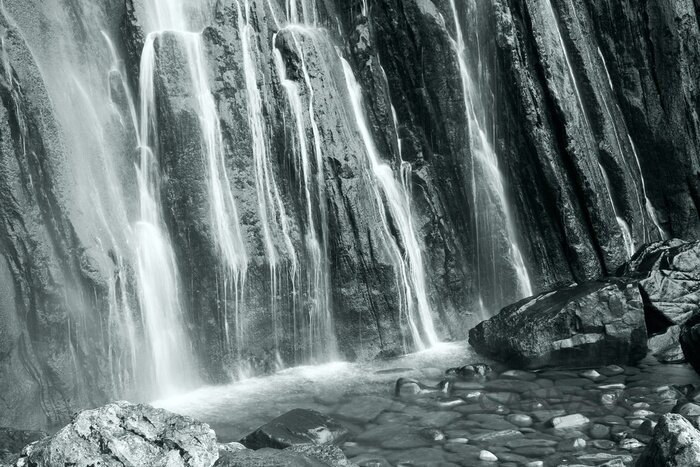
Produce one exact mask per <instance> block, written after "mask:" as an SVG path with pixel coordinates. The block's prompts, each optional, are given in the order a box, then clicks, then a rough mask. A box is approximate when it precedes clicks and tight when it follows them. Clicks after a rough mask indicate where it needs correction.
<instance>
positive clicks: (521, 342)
mask: <svg viewBox="0 0 700 467" xmlns="http://www.w3.org/2000/svg"><path fill="white" fill-rule="evenodd" d="M641 304H642V300H641V296H640V293H639V289H638V287H637V286H636V284H627V283H624V282H620V281H612V280H611V281H597V282H588V283H585V284H581V285H577V286H573V287H568V288H564V289H559V290H555V291H552V292H547V293H543V294H540V295H538V296H535V297H533V298H529V299H527V300H523V301H521V302H519V303H516V304H514V305H511V306H508V307H506V308H504V309H503V310H502V311H501V312H500V313H499V314H498V315H496V316H494V317H493V318H491V319H489V320H487V321H484V322H482V323H481V324H479V325H478V326H477V327H475V328H474V329H472V330H471V331H470V332H469V343H470V344H471V345H472V346H473V347H474V348H475V349H476V350H477V352H480V353H482V354H485V355H488V356H490V357H492V358H494V359H496V360H499V361H502V362H504V363H507V364H508V365H510V366H516V367H521V368H539V367H544V366H555V365H562V366H586V365H600V364H607V363H632V362H636V361H638V360H640V359H641V358H643V357H644V356H645V354H646V352H647V342H646V340H647V335H646V326H645V323H644V314H643V312H642V308H641Z"/></svg>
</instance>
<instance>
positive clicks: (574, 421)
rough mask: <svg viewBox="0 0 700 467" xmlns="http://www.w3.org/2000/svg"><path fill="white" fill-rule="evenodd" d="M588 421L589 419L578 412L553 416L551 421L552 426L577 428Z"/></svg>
mask: <svg viewBox="0 0 700 467" xmlns="http://www.w3.org/2000/svg"><path fill="white" fill-rule="evenodd" d="M589 422H590V420H589V419H588V418H587V417H585V416H583V415H581V414H580V413H576V414H571V415H564V416H561V417H554V418H553V419H552V421H551V423H552V426H553V427H554V428H557V429H564V428H579V427H582V426H584V425H586V424H587V423H589Z"/></svg>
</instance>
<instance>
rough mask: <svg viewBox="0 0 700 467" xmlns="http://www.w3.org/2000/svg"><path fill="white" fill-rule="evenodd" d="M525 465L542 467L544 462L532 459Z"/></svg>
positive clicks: (526, 466)
mask: <svg viewBox="0 0 700 467" xmlns="http://www.w3.org/2000/svg"><path fill="white" fill-rule="evenodd" d="M525 467H544V462H542V461H532V462H528V463H527V464H525Z"/></svg>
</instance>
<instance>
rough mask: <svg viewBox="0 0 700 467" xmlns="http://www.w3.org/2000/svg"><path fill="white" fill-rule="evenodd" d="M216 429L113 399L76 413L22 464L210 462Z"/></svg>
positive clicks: (185, 466)
mask: <svg viewBox="0 0 700 467" xmlns="http://www.w3.org/2000/svg"><path fill="white" fill-rule="evenodd" d="M218 457H219V453H218V444H217V442H216V434H215V433H214V430H212V429H211V428H209V425H207V424H205V423H200V422H197V421H195V420H193V419H191V418H189V417H183V416H180V415H176V414H173V413H171V412H168V411H166V410H162V409H156V408H153V407H151V406H148V405H145V404H138V405H136V404H131V403H129V402H124V401H120V402H114V403H111V404H108V405H105V406H104V407H100V408H98V409H94V410H85V411H83V412H80V413H79V414H77V415H76V416H75V417H74V418H73V420H72V421H71V423H70V424H68V425H67V426H66V427H64V428H62V429H61V430H60V431H58V432H57V433H56V434H55V435H53V436H51V437H49V438H46V439H43V440H40V441H37V442H35V443H32V444H30V445H28V446H26V447H25V448H24V450H23V451H22V457H21V458H20V459H19V461H18V462H17V465H18V466H28V465H31V466H37V467H42V466H51V467H53V466H67V465H70V466H76V467H80V466H86V467H87V466H91V465H92V466H98V465H99V466H105V467H111V466H115V467H116V466H120V467H121V466H124V465H127V466H128V465H132V466H136V465H148V466H153V467H166V466H167V467H175V466H182V467H200V466H207V467H208V466H211V465H213V464H214V462H215V461H216V460H217V458H218Z"/></svg>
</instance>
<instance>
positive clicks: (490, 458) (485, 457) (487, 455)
mask: <svg viewBox="0 0 700 467" xmlns="http://www.w3.org/2000/svg"><path fill="white" fill-rule="evenodd" d="M479 459H481V460H482V461H486V462H498V457H496V455H495V454H494V453H492V452H491V451H486V450H482V451H481V452H480V453H479Z"/></svg>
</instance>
